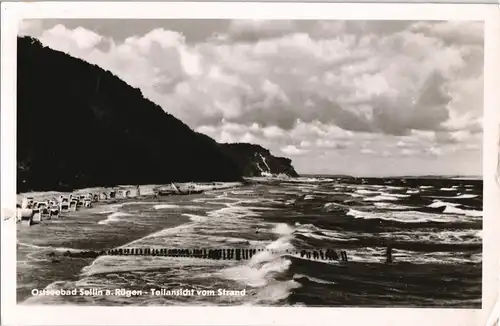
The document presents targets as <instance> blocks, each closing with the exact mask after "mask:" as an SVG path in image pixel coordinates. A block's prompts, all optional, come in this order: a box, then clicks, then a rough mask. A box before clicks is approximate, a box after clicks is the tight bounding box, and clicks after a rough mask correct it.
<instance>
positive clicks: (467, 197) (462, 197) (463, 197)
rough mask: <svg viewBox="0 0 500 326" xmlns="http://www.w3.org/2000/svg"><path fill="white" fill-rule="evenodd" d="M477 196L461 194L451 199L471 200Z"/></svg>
mask: <svg viewBox="0 0 500 326" xmlns="http://www.w3.org/2000/svg"><path fill="white" fill-rule="evenodd" d="M476 197H477V195H470V194H461V195H458V196H455V197H450V198H456V199H469V198H476Z"/></svg>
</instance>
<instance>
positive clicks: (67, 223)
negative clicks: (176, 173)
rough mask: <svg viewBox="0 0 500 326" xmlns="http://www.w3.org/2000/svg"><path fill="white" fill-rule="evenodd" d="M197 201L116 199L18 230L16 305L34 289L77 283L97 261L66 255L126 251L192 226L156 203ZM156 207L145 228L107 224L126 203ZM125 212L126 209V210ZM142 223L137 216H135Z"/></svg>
mask: <svg viewBox="0 0 500 326" xmlns="http://www.w3.org/2000/svg"><path fill="white" fill-rule="evenodd" d="M185 197H189V198H190V199H192V198H194V197H195V196H170V197H162V198H161V199H160V200H153V199H152V198H151V197H140V198H132V199H129V200H117V201H115V202H109V203H106V204H102V203H99V204H98V205H96V206H95V207H93V208H90V209H85V208H83V209H81V210H79V211H77V212H68V213H66V212H65V213H62V215H61V217H60V218H58V219H52V220H47V221H42V222H41V223H40V224H36V225H32V226H26V225H22V224H18V226H17V301H18V302H23V301H24V300H25V299H26V298H27V297H29V296H30V295H31V291H32V289H35V288H36V289H39V290H41V289H43V288H45V287H46V286H47V285H49V284H51V283H53V282H56V281H74V280H76V279H77V278H78V276H79V274H80V273H81V270H82V268H83V267H85V266H88V265H89V264H91V263H92V261H93V260H94V258H73V257H67V256H64V252H66V251H67V250H71V251H78V250H95V251H100V250H107V249H112V248H115V247H118V246H122V245H124V244H126V243H129V242H131V241H133V240H136V239H140V238H142V237H144V236H146V235H148V234H151V233H154V232H157V231H160V230H162V229H165V228H173V227H176V226H178V225H181V224H184V223H187V222H189V218H188V217H186V216H182V215H180V214H178V213H175V212H165V211H156V210H155V209H154V204H163V203H173V204H175V203H178V202H182V201H185V200H186V199H187V198H185ZM138 202H141V203H142V204H144V203H146V205H147V202H150V203H151V212H152V213H153V212H155V211H156V214H148V215H147V216H146V215H145V216H140V217H139V218H140V219H141V220H140V222H141V223H139V224H138V223H137V219H136V220H135V223H133V225H132V223H128V222H127V219H126V217H127V216H124V218H123V220H120V221H114V222H112V223H106V222H107V220H108V221H109V216H110V215H111V214H113V208H114V209H116V207H117V205H120V204H123V203H126V204H125V205H126V207H129V206H130V207H132V206H133V205H134V203H138ZM123 207H125V206H123ZM134 218H137V216H134Z"/></svg>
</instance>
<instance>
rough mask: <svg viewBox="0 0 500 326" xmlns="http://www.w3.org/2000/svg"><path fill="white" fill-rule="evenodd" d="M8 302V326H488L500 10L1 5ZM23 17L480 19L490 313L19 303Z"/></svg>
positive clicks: (493, 279)
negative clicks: (19, 62) (18, 137)
mask: <svg viewBox="0 0 500 326" xmlns="http://www.w3.org/2000/svg"><path fill="white" fill-rule="evenodd" d="M1 14H2V16H1V24H2V25H1V36H2V39H1V48H2V62H1V64H2V65H1V73H2V76H1V85H2V87H1V108H2V110H1V127H2V129H1V132H2V133H1V137H2V138H1V139H2V146H1V167H2V168H1V179H0V180H1V181H0V182H1V186H2V188H1V189H2V192H1V204H2V207H1V208H2V228H1V233H2V234H1V243H2V246H1V254H2V256H1V259H2V264H1V271H2V278H1V302H2V311H1V312H2V318H3V320H2V323H3V324H6V325H17V324H21V325H42V324H48V325H93V324H103V325H141V324H142V325H145V324H148V325H149V324H163V325H167V324H168V325H262V324H273V325H313V324H314V325H315V324H337V323H342V324H349V325H358V324H359V325H362V324H363V325H366V324H371V325H379V324H380V325H402V324H403V323H404V324H405V325H421V324H422V322H425V324H426V326H430V325H447V324H450V325H457V326H458V325H464V326H465V325H466V326H471V325H484V324H485V321H486V320H487V318H488V316H489V315H490V314H491V309H492V307H493V305H494V304H495V302H496V300H497V298H498V290H499V288H498V284H499V282H498V274H499V273H498V271H499V269H498V266H499V253H498V250H497V249H498V241H497V240H496V238H497V237H498V234H499V231H500V228H499V226H500V223H499V221H498V219H499V218H498V214H499V212H500V200H499V199H500V191H499V185H498V183H497V182H496V180H497V157H498V150H499V139H500V137H499V135H500V133H499V124H500V92H499V91H498V90H497V88H498V85H500V74H498V71H500V65H499V61H500V15H499V11H498V7H497V6H494V5H448V4H432V5H431V4H404V5H402V4H373V3H363V4H361V3H357V4H345V3H342V4H339V3H335V4H333V3H332V4H329V3H220V2H219V3H208V2H200V3H145V2H127V3H119V2H113V3H112V2H59V3H58V2H39V3H2V11H1ZM22 18H136V19H140V18H221V19H222V18H225V19H238V18H240V19H243V18H247V19H248V18H254V19H255V18H259V19H351V20H354V19H356V20H373V19H378V20H381V19H384V20H481V21H484V22H485V69H484V81H485V87H484V140H483V176H484V197H483V198H484V219H483V240H484V242H483V309H436V308H432V309H402V308H389V307H388V308H383V309H380V308H354V309H353V308H305V307H276V308H266V307H249V306H243V307H230V308H229V307H228V308H223V307H196V308H195V307H189V308H188V307H126V309H123V308H122V307H76V306H22V305H17V304H16V263H15V261H16V254H15V247H16V239H15V238H16V236H15V234H16V225H15V219H14V218H11V219H9V220H4V219H5V218H6V217H8V216H7V215H9V214H11V213H12V212H14V211H15V204H16V194H15V185H16V164H15V157H16V123H15V121H16V109H15V108H16V79H15V78H16V62H15V61H16V48H17V46H16V45H17V40H16V37H17V26H18V22H19V20H20V19H22Z"/></svg>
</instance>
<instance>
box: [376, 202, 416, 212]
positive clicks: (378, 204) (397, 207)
mask: <svg viewBox="0 0 500 326" xmlns="http://www.w3.org/2000/svg"><path fill="white" fill-rule="evenodd" d="M373 205H374V206H375V207H377V208H383V209H388V210H395V211H398V210H408V209H411V207H408V206H404V205H396V204H392V203H385V202H375V203H373Z"/></svg>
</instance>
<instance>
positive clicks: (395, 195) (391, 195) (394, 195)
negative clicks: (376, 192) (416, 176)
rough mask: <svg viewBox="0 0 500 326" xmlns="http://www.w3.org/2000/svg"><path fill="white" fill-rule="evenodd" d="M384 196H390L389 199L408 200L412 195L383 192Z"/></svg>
mask: <svg viewBox="0 0 500 326" xmlns="http://www.w3.org/2000/svg"><path fill="white" fill-rule="evenodd" d="M381 195H382V196H389V197H396V198H408V197H410V195H405V194H395V193H390V192H382V193H381Z"/></svg>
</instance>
